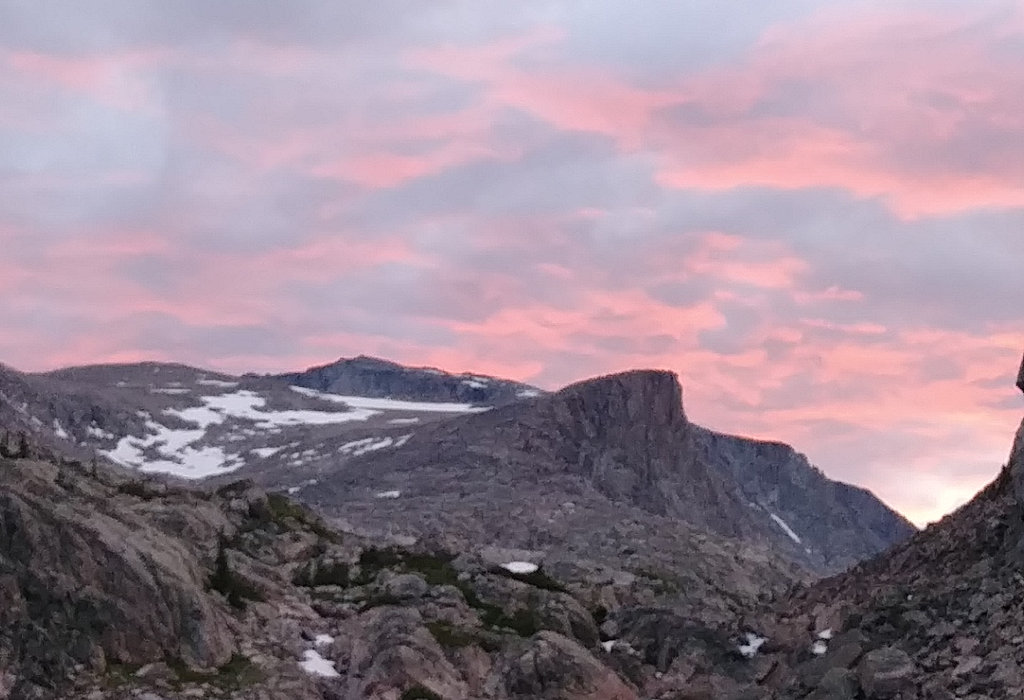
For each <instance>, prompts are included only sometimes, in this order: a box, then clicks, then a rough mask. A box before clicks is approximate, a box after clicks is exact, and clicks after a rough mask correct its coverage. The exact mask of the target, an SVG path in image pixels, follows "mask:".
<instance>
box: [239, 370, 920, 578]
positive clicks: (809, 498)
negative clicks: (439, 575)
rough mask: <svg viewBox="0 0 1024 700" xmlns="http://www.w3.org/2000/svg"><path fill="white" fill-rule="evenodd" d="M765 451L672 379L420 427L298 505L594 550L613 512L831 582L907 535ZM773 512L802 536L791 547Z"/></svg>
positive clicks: (581, 390)
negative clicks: (715, 426)
mask: <svg viewBox="0 0 1024 700" xmlns="http://www.w3.org/2000/svg"><path fill="white" fill-rule="evenodd" d="M765 445H766V443H754V442H752V441H745V440H743V439H741V438H728V437H725V436H716V435H714V434H711V433H709V432H708V431H705V430H703V429H700V428H697V427H695V426H693V425H692V424H691V423H689V421H688V420H687V419H686V416H685V414H684V412H683V407H682V397H681V388H680V386H679V383H678V380H677V379H676V377H675V376H674V375H672V374H671V373H668V372H655V371H636V372H629V373H624V374H619V375H613V376H609V377H603V378H599V379H595V380H590V381H587V382H581V383H579V384H575V385H572V386H570V387H567V388H566V389H564V390H562V391H560V392H557V393H555V394H551V395H547V396H542V397H537V398H534V399H530V400H528V401H523V402H519V403H516V404H513V405H509V406H504V407H499V408H496V409H494V410H492V411H488V412H484V413H480V414H474V415H466V416H460V417H457V418H454V419H451V420H449V421H446V422H444V423H438V424H434V425H432V426H425V427H424V429H422V430H418V431H417V432H416V434H415V435H414V436H413V437H412V438H410V439H409V441H408V442H407V443H406V444H405V445H404V446H402V447H401V448H399V449H396V450H390V451H388V452H387V453H381V454H377V455H373V456H372V457H370V456H364V457H357V458H355V459H352V460H350V461H348V462H346V463H345V464H344V465H343V466H339V467H337V468H334V467H333V466H332V465H330V464H318V465H311V469H313V470H316V472H317V474H318V476H317V481H318V483H317V485H316V487H315V488H310V489H308V490H300V491H299V492H298V495H299V496H300V497H302V498H306V499H308V500H309V501H310V502H311V503H315V504H316V505H317V506H318V507H320V508H322V509H324V510H325V512H327V513H332V512H333V511H332V509H334V510H336V509H338V508H343V509H344V510H345V511H346V512H347V513H348V514H349V517H350V518H352V517H355V516H354V515H353V514H358V518H357V519H358V521H359V522H361V523H363V524H367V525H377V526H378V527H381V528H392V529H393V528H398V529H402V528H404V529H405V530H408V531H409V532H418V531H423V530H425V529H426V530H430V529H441V530H444V531H446V532H448V533H450V534H466V535H467V536H470V537H471V539H474V540H478V541H484V540H488V539H494V540H495V541H499V542H502V543H504V544H506V545H508V546H537V545H538V543H547V544H550V545H551V546H553V547H561V546H563V545H564V546H565V547H572V546H578V547H581V548H588V547H590V548H594V547H595V543H594V542H593V540H594V539H595V536H594V535H593V534H592V533H593V532H594V531H595V529H596V531H604V530H607V529H609V524H608V523H605V522H602V518H601V517H599V516H598V513H603V512H605V511H606V509H607V508H609V507H611V508H613V509H615V510H616V512H618V513H619V514H620V516H621V517H622V518H624V519H625V520H626V521H627V522H630V521H645V520H647V519H651V518H653V519H658V521H659V522H662V523H663V522H664V521H675V522H683V523H686V524H688V525H689V526H690V527H693V528H696V529H698V530H703V531H707V532H712V533H715V534H716V535H719V536H723V537H732V538H741V539H743V540H745V541H748V542H751V543H757V544H759V545H763V546H766V547H769V548H770V549H771V550H772V551H775V552H778V553H779V554H780V555H783V556H784V557H785V558H787V559H789V560H791V561H794V562H798V563H799V564H800V565H801V566H803V567H805V568H806V569H808V570H811V571H834V570H837V569H839V568H841V567H842V566H845V565H848V564H849V563H851V562H853V561H856V560H859V559H861V558H863V557H865V556H868V555H870V554H873V553H875V552H876V551H878V550H880V549H882V548H884V547H885V546H888V545H890V544H892V543H894V542H896V541H898V540H899V539H900V538H901V537H906V536H907V535H909V534H910V533H911V532H912V531H913V528H912V526H910V525H909V524H908V523H906V521H904V520H903V519H902V518H900V517H899V516H898V515H896V514H895V513H893V512H892V511H890V510H888V509H887V508H885V507H884V505H882V504H881V503H880V502H878V501H877V499H874V498H873V497H872V496H870V495H866V494H865V493H864V492H862V491H859V490H858V491H853V490H852V489H850V488H849V487H845V486H840V485H836V484H835V483H834V482H830V481H828V480H826V479H824V477H823V476H821V474H820V473H819V472H817V471H816V470H814V469H813V468H812V467H810V466H809V465H807V464H806V462H805V461H803V462H801V461H800V460H799V459H796V458H795V457H792V458H791V459H789V460H788V461H784V462H783V463H781V464H780V463H778V462H779V460H778V459H776V460H775V462H772V461H771V460H768V459H765V458H764V456H763V455H759V454H758V452H764V451H765V449H764V446H765ZM779 447H780V448H781V446H779ZM744 450H746V451H747V453H750V454H747V453H744ZM776 451H778V450H776ZM783 452H785V450H783ZM790 452H791V451H790ZM748 458H749V459H748ZM744 460H747V461H744ZM740 463H742V465H740ZM783 473H784V474H785V475H786V479H784V480H777V479H776V475H778V474H783ZM259 478H261V479H264V480H267V479H269V480H271V481H272V480H273V478H274V477H273V475H266V474H264V475H261V476H260V477H259ZM807 484H810V485H812V486H813V494H812V493H811V492H808V491H806V489H805V486H806V485H807ZM384 493H387V494H396V496H397V497H395V498H393V499H381V498H379V497H378V496H379V495H380V494H384ZM527 504H529V507H524V506H526V505H527ZM773 508H774V509H775V510H777V511H778V513H775V512H773V511H772V510H771V509H773ZM627 512H628V515H624V514H625V513H627ZM779 513H785V514H786V515H787V517H792V518H793V520H794V522H798V523H801V524H806V525H807V530H805V531H803V533H802V536H800V535H797V534H796V533H794V532H793V531H792V530H791V529H790V528H789V525H788V524H786V522H785V521H783V520H782V516H781V515H779ZM499 514H500V517H496V516H498V515H499ZM773 516H774V517H773ZM878 521H881V525H879V522H878ZM619 522H620V521H616V523H617V524H618V523H619ZM652 522H653V521H652ZM508 523H518V526H517V527H511V526H509V525H508ZM576 528H583V532H578V531H577V530H576ZM610 529H614V528H610ZM583 533H586V534H583ZM887 536H888V537H889V539H886V537H887ZM615 540H616V538H615V537H611V536H610V539H609V541H608V542H607V543H604V545H603V546H604V548H605V549H607V550H609V551H607V552H606V555H608V556H611V554H612V552H611V550H612V549H614V547H613V545H612V542H614V541H615Z"/></svg>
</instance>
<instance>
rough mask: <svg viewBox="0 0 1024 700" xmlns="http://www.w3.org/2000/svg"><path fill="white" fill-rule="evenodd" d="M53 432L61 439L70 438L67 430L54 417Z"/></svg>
mask: <svg viewBox="0 0 1024 700" xmlns="http://www.w3.org/2000/svg"><path fill="white" fill-rule="evenodd" d="M53 432H54V433H56V435H57V437H59V438H61V439H62V440H70V439H71V436H70V435H68V433H67V431H66V430H64V426H63V425H61V424H60V421H59V420H57V419H56V418H54V419H53Z"/></svg>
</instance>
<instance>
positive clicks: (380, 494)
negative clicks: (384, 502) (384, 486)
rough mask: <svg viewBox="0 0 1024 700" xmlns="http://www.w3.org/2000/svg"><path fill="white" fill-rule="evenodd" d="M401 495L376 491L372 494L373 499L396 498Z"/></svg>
mask: <svg viewBox="0 0 1024 700" xmlns="http://www.w3.org/2000/svg"><path fill="white" fill-rule="evenodd" d="M401 495H402V492H401V491H378V492H377V493H376V494H374V498H398V497H399V496H401Z"/></svg>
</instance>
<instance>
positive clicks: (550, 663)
mask: <svg viewBox="0 0 1024 700" xmlns="http://www.w3.org/2000/svg"><path fill="white" fill-rule="evenodd" d="M499 663H500V665H499V666H498V668H497V669H496V675H495V677H494V678H493V679H492V681H491V686H492V692H494V693H495V695H496V696H497V697H500V698H508V700H527V699H531V700H532V699H534V698H537V699H538V700H635V699H636V697H637V695H636V692H635V691H633V690H632V689H630V688H629V687H628V686H626V685H625V684H624V683H623V682H622V680H620V679H619V677H618V676H616V675H615V673H613V672H612V671H611V670H610V669H608V668H607V667H605V666H603V665H602V664H601V663H600V662H599V661H598V660H597V659H595V658H594V657H593V656H592V655H591V654H590V653H589V652H587V650H586V649H584V648H582V647H581V646H580V645H579V644H577V643H576V642H574V641H572V640H571V639H568V638H567V637H563V636H562V635H560V634H558V633H556V632H540V633H539V634H537V635H536V636H535V637H533V638H532V639H531V640H530V641H529V643H528V645H527V646H526V648H525V649H522V650H514V651H512V652H511V653H510V654H509V655H508V656H507V657H506V658H505V659H504V660H502V661H501V662H499Z"/></svg>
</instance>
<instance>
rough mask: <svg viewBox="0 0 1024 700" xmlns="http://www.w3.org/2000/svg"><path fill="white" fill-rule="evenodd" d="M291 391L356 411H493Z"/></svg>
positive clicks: (461, 405) (302, 389)
mask: <svg viewBox="0 0 1024 700" xmlns="http://www.w3.org/2000/svg"><path fill="white" fill-rule="evenodd" d="M291 390H292V391H294V392H297V393H299V394H303V395H304V396H310V397H312V398H317V399H322V400H324V401H332V402H334V403H343V404H345V405H347V406H351V407H352V408H355V409H368V410H372V411H406V412H408V411H421V412H424V413H481V412H483V411H489V410H491V407H490V406H474V405H472V404H468V403H440V402H431V401H399V400H397V399H377V398H372V397H367V396H341V395H339V394H326V393H324V392H322V391H317V390H316V389H307V388H306V387H302V386H293V387H291Z"/></svg>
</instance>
